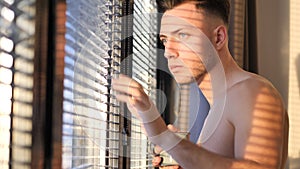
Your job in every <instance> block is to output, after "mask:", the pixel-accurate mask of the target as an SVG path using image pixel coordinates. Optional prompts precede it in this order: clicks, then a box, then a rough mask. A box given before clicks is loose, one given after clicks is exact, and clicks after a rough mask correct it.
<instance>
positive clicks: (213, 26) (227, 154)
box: [113, 0, 288, 169]
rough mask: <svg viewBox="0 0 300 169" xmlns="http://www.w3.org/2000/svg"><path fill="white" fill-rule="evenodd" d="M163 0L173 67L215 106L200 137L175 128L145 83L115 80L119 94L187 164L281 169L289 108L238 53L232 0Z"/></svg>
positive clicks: (164, 34) (157, 140)
mask: <svg viewBox="0 0 300 169" xmlns="http://www.w3.org/2000/svg"><path fill="white" fill-rule="evenodd" d="M165 5H166V7H167V10H166V12H165V13H164V15H163V17H162V21H161V31H160V38H161V41H162V42H163V44H164V46H165V57H166V58H167V59H168V65H169V69H170V71H171V72H172V74H173V75H174V77H175V80H176V81H177V82H178V83H191V82H193V81H195V82H196V83H197V85H198V87H199V89H201V91H202V92H203V94H204V96H205V97H206V99H207V100H208V102H209V104H210V107H211V110H210V112H209V114H208V116H207V118H206V122H205V124H204V126H203V130H202V131H201V135H200V138H199V140H198V142H197V143H196V144H194V143H192V142H191V141H189V140H185V139H180V138H179V137H177V136H176V135H175V134H174V133H173V132H171V131H170V130H169V129H168V127H167V126H166V124H165V123H164V121H163V119H162V118H161V117H160V115H159V113H158V111H157V109H156V107H155V106H154V104H153V102H152V101H151V100H150V99H149V97H148V96H147V95H146V94H145V92H144V90H143V88H142V86H141V85H140V84H138V83H137V82H136V81H134V80H132V79H131V78H129V77H127V76H124V75H121V76H120V77H119V78H117V79H114V80H113V89H114V90H115V91H117V92H118V94H117V98H118V100H119V101H122V102H126V103H127V106H128V108H129V109H130V110H131V112H132V113H133V114H134V115H135V116H137V117H138V118H140V120H141V121H142V123H143V126H144V128H145V131H146V134H147V136H148V138H149V140H150V141H151V142H153V143H154V144H156V145H158V146H160V147H162V148H163V149H164V150H166V151H167V152H168V153H169V154H170V155H171V156H172V157H173V158H174V159H175V160H176V161H177V162H178V163H179V165H180V166H181V167H182V168H184V169H195V168H203V169H283V168H284V166H285V161H286V158H287V138H288V118H287V114H286V112H285V108H284V105H283V102H282V100H281V97H280V95H279V93H278V92H277V90H276V89H275V88H274V87H273V86H272V85H271V84H270V83H269V82H268V81H267V80H266V79H264V78H262V77H260V76H258V75H255V74H252V73H249V72H246V71H244V70H242V69H241V68H239V66H238V65H237V64H236V63H235V61H234V60H233V59H232V56H231V54H230V52H229V50H228V34H227V30H228V15H229V9H230V6H229V2H228V0H198V1H196V0H194V1H189V0H170V1H168V2H166V3H165ZM207 42H209V43H207ZM211 49H213V50H211ZM220 66H222V70H221V69H219V68H220ZM216 72H217V73H216ZM218 72H219V73H218ZM222 72H223V73H222ZM219 79H223V80H224V83H223V81H222V80H219ZM224 93H225V94H224ZM199 113H201V112H199Z"/></svg>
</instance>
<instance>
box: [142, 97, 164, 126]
mask: <svg viewBox="0 0 300 169" xmlns="http://www.w3.org/2000/svg"><path fill="white" fill-rule="evenodd" d="M139 115H140V118H141V120H142V123H144V124H145V123H151V122H153V121H154V120H156V119H158V118H160V113H159V112H158V110H157V108H156V106H155V105H154V103H153V102H152V101H150V108H149V109H148V110H146V111H139Z"/></svg>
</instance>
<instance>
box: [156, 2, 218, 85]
mask: <svg viewBox="0 0 300 169" xmlns="http://www.w3.org/2000/svg"><path fill="white" fill-rule="evenodd" d="M207 23H209V22H207V17H205V15H204V14H203V13H202V12H200V11H199V10H198V11H197V9H196V7H195V5H194V4H193V3H184V4H181V5H179V6H177V7H175V8H173V9H171V10H169V11H167V12H165V14H164V15H163V17H162V21H161V31H160V39H161V41H162V42H163V44H164V46H165V57H166V58H167V59H168V66H169V69H170V71H171V73H172V74H173V75H174V77H175V80H176V81H177V82H178V83H181V84H182V83H191V82H193V81H198V80H199V79H200V78H201V77H202V76H203V75H204V74H205V73H206V64H205V63H207V62H206V59H205V57H206V58H207V56H208V53H209V51H211V49H210V50H207V48H211V45H210V40H209V39H208V38H210V37H212V35H211V33H210V32H211V31H209V30H210V26H209V25H208V24H207ZM204 49H205V50H204Z"/></svg>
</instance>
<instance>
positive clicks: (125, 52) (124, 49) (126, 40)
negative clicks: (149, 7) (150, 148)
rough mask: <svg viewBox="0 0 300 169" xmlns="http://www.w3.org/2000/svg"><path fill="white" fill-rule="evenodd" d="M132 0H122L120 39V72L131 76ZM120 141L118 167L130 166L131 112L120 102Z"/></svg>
mask: <svg viewBox="0 0 300 169" xmlns="http://www.w3.org/2000/svg"><path fill="white" fill-rule="evenodd" d="M133 3H134V1H133V0H124V1H123V2H122V31H121V32H122V35H121V37H122V41H121V68H120V69H121V73H123V74H126V75H128V76H130V77H131V76H132V54H133V37H132V32H133ZM120 112H123V114H121V115H120V125H119V131H120V142H119V148H120V150H119V152H120V153H119V154H120V155H121V156H120V157H119V168H120V169H123V168H130V151H131V141H130V138H131V120H130V119H131V114H130V112H129V111H128V109H127V106H126V104H124V103H121V104H120Z"/></svg>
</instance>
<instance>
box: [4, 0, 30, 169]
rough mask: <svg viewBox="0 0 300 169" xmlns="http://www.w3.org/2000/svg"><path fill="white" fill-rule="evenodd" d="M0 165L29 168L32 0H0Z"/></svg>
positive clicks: (5, 167) (6, 168)
mask: <svg viewBox="0 0 300 169" xmlns="http://www.w3.org/2000/svg"><path fill="white" fill-rule="evenodd" d="M0 25H1V29H0V93H1V95H0V103H1V106H0V135H1V140H0V168H3V169H8V168H24V169H26V168H30V165H31V153H32V150H31V147H32V136H31V133H32V126H33V125H32V112H33V97H34V95H33V86H34V80H33V79H34V78H33V73H34V43H35V41H34V33H35V31H34V30H35V1H34V0H32V1H14V0H4V1H1V2H0Z"/></svg>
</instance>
